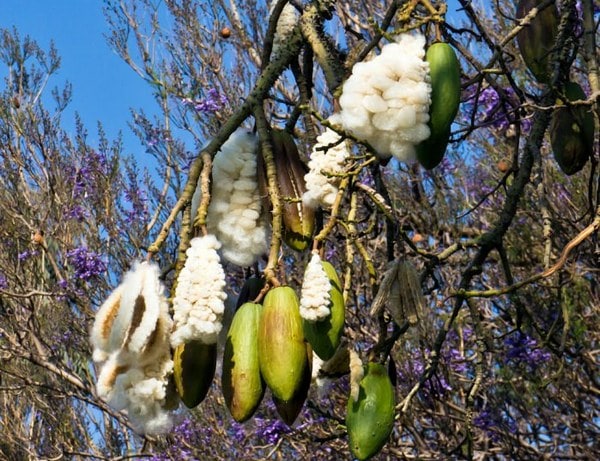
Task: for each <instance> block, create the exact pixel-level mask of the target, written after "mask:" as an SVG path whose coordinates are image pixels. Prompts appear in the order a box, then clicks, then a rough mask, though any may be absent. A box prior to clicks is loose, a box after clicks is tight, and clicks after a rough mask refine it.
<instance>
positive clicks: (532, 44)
mask: <svg viewBox="0 0 600 461" xmlns="http://www.w3.org/2000/svg"><path fill="white" fill-rule="evenodd" d="M543 1H544V0H521V1H520V2H519V3H518V5H517V18H518V19H523V18H524V17H525V16H527V15H528V14H529V13H530V11H531V10H532V9H533V8H538V7H539V5H540V4H541V3H543ZM558 24H559V16H558V10H557V8H556V4H555V2H553V3H551V4H550V5H548V6H547V7H546V8H544V9H543V10H542V11H539V12H538V14H537V15H536V16H535V18H533V20H532V21H531V23H530V24H529V25H528V26H525V27H523V29H521V30H520V31H519V33H518V34H517V44H518V46H519V51H520V52H521V56H523V61H525V64H526V65H527V68H528V69H529V70H530V71H531V73H532V74H533V76H534V77H535V78H536V79H537V81H538V82H540V83H550V77H551V73H550V69H549V66H548V64H549V62H550V53H551V51H552V48H553V46H554V42H555V41H556V36H557V34H558Z"/></svg>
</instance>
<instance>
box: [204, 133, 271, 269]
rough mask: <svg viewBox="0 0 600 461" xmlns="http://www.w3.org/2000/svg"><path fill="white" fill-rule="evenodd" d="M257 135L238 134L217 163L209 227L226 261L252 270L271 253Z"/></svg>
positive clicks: (219, 155) (224, 149)
mask: <svg viewBox="0 0 600 461" xmlns="http://www.w3.org/2000/svg"><path fill="white" fill-rule="evenodd" d="M257 143H258V140H257V138H256V136H255V135H253V134H252V133H249V132H247V131H245V130H243V129H238V130H236V131H235V132H234V133H233V134H232V135H231V137H230V138H229V139H228V140H227V142H225V144H223V146H222V147H221V150H220V151H219V152H217V154H216V155H215V158H214V160H213V170H212V196H211V201H210V205H209V207H208V215H207V219H206V221H207V223H206V224H207V227H208V230H209V232H210V233H211V234H214V235H215V236H216V237H217V238H218V239H219V241H220V242H221V244H222V245H223V247H222V252H223V258H224V259H226V260H227V261H229V262H232V263H233V264H237V265H238V266H243V267H245V266H250V265H252V264H254V263H255V262H256V261H257V260H258V258H259V257H260V256H261V255H262V254H264V253H265V252H266V251H267V224H266V221H265V220H264V219H263V217H262V215H261V211H262V210H261V200H260V194H259V191H258V181H257V170H256V147H257Z"/></svg>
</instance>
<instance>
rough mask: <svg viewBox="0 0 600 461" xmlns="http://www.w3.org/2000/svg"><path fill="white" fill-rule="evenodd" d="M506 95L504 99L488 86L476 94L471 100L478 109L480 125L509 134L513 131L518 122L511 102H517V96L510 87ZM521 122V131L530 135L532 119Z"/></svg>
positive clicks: (506, 90)
mask: <svg viewBox="0 0 600 461" xmlns="http://www.w3.org/2000/svg"><path fill="white" fill-rule="evenodd" d="M504 93H505V99H502V98H501V97H500V95H499V94H498V92H497V91H496V90H495V89H494V88H493V87H491V86H488V87H487V88H484V89H483V90H482V91H480V92H479V93H475V92H474V93H473V95H472V96H471V98H470V100H471V104H474V105H475V107H476V108H477V111H478V114H479V116H478V117H477V121H478V122H479V123H480V124H483V125H486V126H490V127H492V128H494V129H496V130H499V131H503V132H507V133H508V132H511V131H512V125H513V124H514V123H515V120H516V117H515V116H514V113H513V112H514V108H513V107H512V106H511V104H510V103H509V101H517V96H516V94H515V91H514V90H513V89H512V88H510V87H508V88H506V89H504ZM520 122H521V131H522V132H523V133H528V132H529V131H530V130H531V123H532V122H531V119H529V118H522V119H521V120H520Z"/></svg>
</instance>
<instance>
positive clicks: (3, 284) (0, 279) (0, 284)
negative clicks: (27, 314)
mask: <svg viewBox="0 0 600 461" xmlns="http://www.w3.org/2000/svg"><path fill="white" fill-rule="evenodd" d="M7 288H8V280H6V275H4V274H3V273H2V272H0V290H6V289H7Z"/></svg>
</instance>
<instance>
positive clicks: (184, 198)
mask: <svg viewBox="0 0 600 461" xmlns="http://www.w3.org/2000/svg"><path fill="white" fill-rule="evenodd" d="M314 11H315V8H314V7H313V8H310V7H309V8H307V11H306V12H305V13H304V14H308V13H310V12H313V14H314ZM302 45H303V40H302V35H301V33H300V26H296V28H294V31H293V33H292V34H291V36H290V38H289V40H288V41H287V42H286V44H285V46H283V47H282V49H281V51H280V53H279V54H278V55H277V58H276V59H274V60H273V61H271V62H270V63H269V64H268V65H267V66H266V67H265V68H264V69H263V71H262V72H261V74H260V76H259V78H258V80H257V82H256V84H255V86H254V88H253V89H252V91H251V92H250V94H249V95H248V98H246V100H245V101H244V102H243V103H242V105H241V106H240V108H239V109H238V110H237V111H235V112H234V113H233V115H232V116H231V117H230V118H229V119H228V120H227V121H226V122H225V123H224V124H223V126H222V128H221V129H220V130H219V132H218V133H217V135H216V136H215V137H214V138H213V139H212V140H211V141H210V142H209V143H208V145H207V146H206V147H205V148H204V149H203V150H202V152H200V154H199V155H198V157H196V159H195V160H194V161H193V162H192V164H191V166H190V172H189V176H188V180H187V183H186V185H185V187H184V188H183V191H182V193H181V195H180V197H179V199H178V200H177V202H176V203H175V205H174V206H173V208H172V209H171V213H170V214H169V216H168V217H167V219H166V220H165V222H164V224H163V226H162V228H161V230H160V232H159V234H158V236H157V237H156V239H155V240H154V242H153V243H152V244H151V245H150V247H149V248H148V253H149V257H150V258H151V257H152V255H153V254H156V253H158V252H159V251H160V247H161V246H162V244H163V243H164V241H165V240H166V238H167V236H168V234H169V231H170V229H171V227H172V226H173V224H174V223H175V221H176V219H177V216H178V215H179V213H180V212H181V211H182V210H183V208H184V207H185V206H187V204H188V203H190V201H191V200H192V196H193V195H194V192H195V190H196V185H197V183H198V178H199V177H200V173H201V170H202V163H203V162H202V158H203V156H204V155H208V156H210V157H211V158H212V157H214V156H215V154H216V153H217V151H218V150H219V149H220V148H221V146H222V145H223V144H224V143H225V141H227V139H229V136H231V134H232V133H233V132H234V131H235V130H236V129H237V128H238V127H239V126H240V125H241V124H242V123H243V122H244V120H246V119H247V118H248V117H249V116H250V114H251V113H252V111H253V108H254V107H256V106H257V105H258V104H260V103H261V102H262V101H263V100H264V99H265V98H266V97H267V95H268V94H269V91H270V89H271V87H272V86H273V84H274V83H275V82H276V81H277V79H278V78H279V76H280V75H281V74H282V73H283V71H284V70H285V69H286V68H287V67H288V65H289V64H290V62H292V60H293V59H296V58H297V56H298V54H299V53H300V50H301V48H302Z"/></svg>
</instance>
